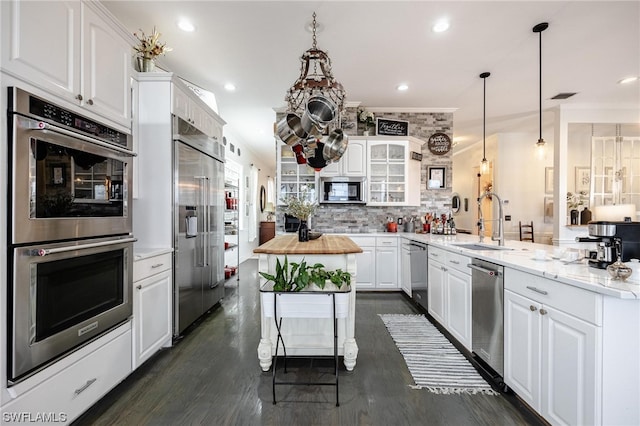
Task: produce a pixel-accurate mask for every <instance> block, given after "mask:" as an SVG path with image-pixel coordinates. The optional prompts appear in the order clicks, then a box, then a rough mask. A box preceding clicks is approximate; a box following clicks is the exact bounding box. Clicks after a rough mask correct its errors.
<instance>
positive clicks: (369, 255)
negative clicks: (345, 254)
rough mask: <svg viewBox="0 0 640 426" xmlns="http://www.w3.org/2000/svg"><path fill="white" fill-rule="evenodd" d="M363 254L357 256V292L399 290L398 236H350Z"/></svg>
mask: <svg viewBox="0 0 640 426" xmlns="http://www.w3.org/2000/svg"><path fill="white" fill-rule="evenodd" d="M349 238H351V240H353V242H354V243H356V244H357V245H358V246H360V248H361V249H362V253H358V254H356V267H357V276H356V283H357V285H356V289H357V290H398V289H399V288H400V279H399V273H400V270H399V267H398V263H399V255H398V240H399V238H398V237H397V236H393V237H376V236H368V235H349Z"/></svg>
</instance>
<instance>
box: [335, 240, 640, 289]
mask: <svg viewBox="0 0 640 426" xmlns="http://www.w3.org/2000/svg"><path fill="white" fill-rule="evenodd" d="M347 235H349V236H378V237H389V236H397V237H401V238H405V239H409V240H413V241H418V242H424V243H428V244H432V245H434V246H437V247H441V248H444V249H446V250H449V251H453V252H457V253H461V254H464V255H466V256H470V257H475V258H478V259H483V260H486V261H488V262H493V263H497V264H499V265H503V266H506V267H510V268H514V269H518V270H521V271H523V272H528V273H530V274H534V275H540V276H543V277H545V278H549V279H552V280H555V281H558V282H561V283H564V284H568V285H572V286H574V287H580V288H583V289H585V290H589V291H593V292H595V293H600V294H604V295H607V296H612V297H617V298H621V299H638V300H640V276H638V275H635V276H631V277H629V278H628V279H627V280H626V281H618V280H612V279H611V277H610V276H609V274H608V273H607V271H606V270H604V269H597V268H593V267H590V266H589V265H588V264H587V261H586V259H581V260H580V261H577V262H571V263H566V262H564V261H562V260H561V259H553V258H552V255H553V249H554V246H550V245H546V244H538V243H530V242H522V241H514V240H505V246H504V247H506V248H510V249H512V250H471V249H466V248H463V247H458V246H456V244H460V243H478V242H479V238H478V236H477V235H469V234H457V235H433V234H414V233H405V232H394V233H390V232H378V233H363V234H347ZM483 244H484V245H492V246H497V245H498V243H497V242H495V241H491V238H490V237H485V238H484V242H483ZM537 249H543V250H546V251H547V253H548V256H547V260H535V259H534V258H533V254H534V252H535V250H537Z"/></svg>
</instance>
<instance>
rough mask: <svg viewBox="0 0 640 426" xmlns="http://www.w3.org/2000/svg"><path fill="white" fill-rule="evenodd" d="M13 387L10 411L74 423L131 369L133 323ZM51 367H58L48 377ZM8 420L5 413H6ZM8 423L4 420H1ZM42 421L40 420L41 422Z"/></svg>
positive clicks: (8, 406) (7, 405)
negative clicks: (49, 416) (62, 366)
mask: <svg viewBox="0 0 640 426" xmlns="http://www.w3.org/2000/svg"><path fill="white" fill-rule="evenodd" d="M57 364H65V367H64V368H59V367H58V365H55V364H54V366H52V367H49V368H47V369H45V370H43V371H40V372H38V373H36V374H35V375H34V376H32V377H29V378H27V379H25V381H23V382H20V383H18V384H17V385H14V386H13V387H12V390H11V392H12V393H13V394H14V395H15V398H14V399H12V400H10V401H8V402H7V404H6V405H3V406H2V412H3V415H5V414H7V413H14V414H17V415H19V414H21V413H22V414H24V413H27V414H30V415H31V416H33V417H32V419H33V418H35V416H36V414H38V413H39V414H43V415H45V414H50V415H52V416H55V417H51V421H50V422H46V424H53V423H61V424H67V423H71V422H72V421H73V420H74V419H76V418H77V417H78V416H80V415H81V414H82V413H83V412H84V411H86V410H87V409H88V408H89V407H91V406H92V405H93V404H95V403H96V402H97V401H98V400H99V399H100V398H102V397H103V396H104V395H105V394H107V392H109V391H110V390H111V389H113V388H114V387H115V386H116V385H117V384H118V383H120V382H121V381H122V380H124V379H125V378H126V377H127V376H128V375H129V374H130V373H131V324H130V323H126V324H124V325H121V326H120V327H118V328H116V329H114V330H113V331H111V332H109V333H107V334H105V335H104V336H102V337H100V338H99V339H97V340H96V341H94V342H92V343H89V344H88V345H86V346H85V347H83V348H81V349H79V350H78V351H76V352H74V353H72V354H70V355H69V356H67V357H66V358H65V359H63V360H61V361H59V362H58V363H57ZM49 370H57V371H56V373H55V374H53V375H51V376H49V377H48V378H46V379H45V380H42V378H41V377H44V376H48V372H49ZM34 383H37V384H34ZM3 419H5V420H4V421H6V417H3ZM2 424H5V423H2ZM39 424H40V423H39Z"/></svg>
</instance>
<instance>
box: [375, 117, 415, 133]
mask: <svg viewBox="0 0 640 426" xmlns="http://www.w3.org/2000/svg"><path fill="white" fill-rule="evenodd" d="M376 135H385V136H409V122H408V121H403V120H391V119H389V118H376Z"/></svg>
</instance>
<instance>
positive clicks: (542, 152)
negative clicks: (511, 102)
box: [533, 22, 549, 159]
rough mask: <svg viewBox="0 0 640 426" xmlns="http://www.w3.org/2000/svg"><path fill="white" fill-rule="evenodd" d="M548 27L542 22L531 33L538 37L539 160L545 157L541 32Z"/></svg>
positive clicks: (537, 151)
mask: <svg viewBox="0 0 640 426" xmlns="http://www.w3.org/2000/svg"><path fill="white" fill-rule="evenodd" d="M548 27H549V24H548V23H546V22H542V23H540V24H538V25H536V26H534V27H533V32H534V33H538V34H539V35H540V52H539V53H540V73H539V75H540V94H539V97H538V100H539V107H540V136H539V138H538V142H536V156H537V157H538V158H539V159H543V158H544V155H545V143H544V139H542V32H543V31H544V30H546V29H547V28H548Z"/></svg>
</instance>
